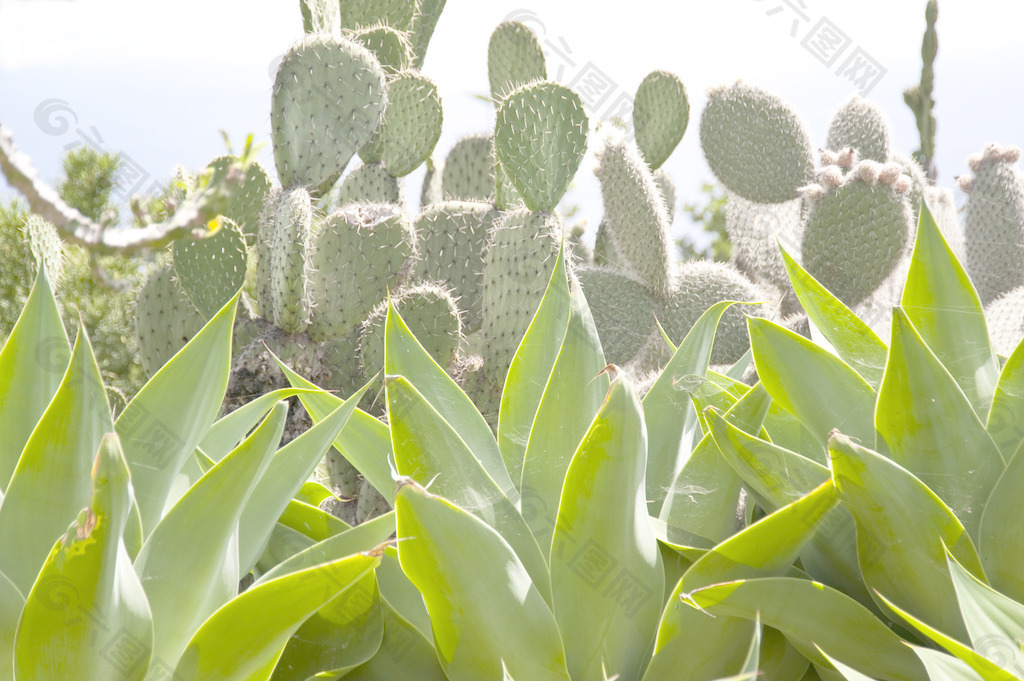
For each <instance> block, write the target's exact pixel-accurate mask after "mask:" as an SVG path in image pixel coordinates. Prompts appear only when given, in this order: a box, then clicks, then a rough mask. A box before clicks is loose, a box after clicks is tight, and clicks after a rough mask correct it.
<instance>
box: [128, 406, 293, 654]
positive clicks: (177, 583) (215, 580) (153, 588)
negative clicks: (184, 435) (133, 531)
mask: <svg viewBox="0 0 1024 681" xmlns="http://www.w3.org/2000/svg"><path fill="white" fill-rule="evenodd" d="M287 411H288V409H287V405H285V404H284V403H279V404H278V405H277V406H276V407H274V409H273V410H272V411H271V412H270V415H269V416H267V418H266V419H265V420H264V421H263V423H262V424H260V426H259V428H257V429H256V430H255V431H254V432H253V434H252V435H251V436H249V437H248V438H246V440H245V441H244V442H242V444H240V445H239V446H238V447H236V448H235V449H234V451H232V452H231V453H230V454H228V455H227V456H226V457H224V458H223V459H221V461H219V462H218V463H217V464H216V465H215V466H214V467H213V468H211V469H210V470H209V471H208V472H207V473H206V474H204V475H203V477H202V478H200V479H199V481H198V482H197V483H196V484H195V485H193V486H192V489H190V490H189V491H188V492H187V493H186V494H185V496H183V497H182V498H181V499H180V500H179V501H178V503H177V504H175V505H174V507H173V508H171V509H170V511H169V512H168V513H167V515H166V516H164V518H163V519H162V520H161V521H160V522H159V523H158V524H157V526H156V527H155V528H153V532H152V533H151V534H150V535H149V537H148V538H147V539H146V543H145V544H143V545H142V551H140V552H139V555H138V557H137V558H136V559H135V571H136V572H137V573H138V575H139V578H140V579H141V580H142V586H143V588H144V589H145V590H146V598H147V599H148V600H149V604H150V607H151V608H152V611H153V631H154V636H155V648H154V655H155V657H156V658H157V659H160V660H163V662H164V663H165V664H172V662H173V661H174V660H177V659H178V656H179V655H180V654H181V651H182V650H184V648H185V645H186V644H187V643H188V641H189V638H190V637H191V635H192V634H193V633H194V632H195V631H196V629H198V628H199V625H200V624H202V622H203V621H204V620H205V619H206V618H207V617H209V616H210V615H212V614H213V613H214V612H215V611H216V610H217V609H218V608H220V607H221V606H222V605H224V604H225V603H227V602H228V601H229V600H231V598H232V597H233V596H234V595H235V594H236V593H237V592H238V574H239V569H238V520H239V517H240V516H241V514H242V510H243V509H244V507H245V503H246V501H247V500H248V498H249V496H250V495H251V494H252V490H253V488H254V487H255V486H256V483H257V482H258V480H259V478H260V476H261V475H262V474H263V472H264V471H265V470H266V467H267V465H268V464H269V461H270V457H271V456H272V455H273V453H274V451H275V450H276V449H277V445H278V443H279V442H280V441H281V434H282V433H283V432H284V421H285V415H286V414H287Z"/></svg>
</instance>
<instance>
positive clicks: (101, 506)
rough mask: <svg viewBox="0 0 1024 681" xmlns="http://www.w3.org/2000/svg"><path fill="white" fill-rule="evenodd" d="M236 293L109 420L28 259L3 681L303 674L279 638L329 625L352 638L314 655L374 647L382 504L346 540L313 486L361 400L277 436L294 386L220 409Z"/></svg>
mask: <svg viewBox="0 0 1024 681" xmlns="http://www.w3.org/2000/svg"><path fill="white" fill-rule="evenodd" d="M236 303H237V297H236V298H235V299H233V300H232V301H231V302H230V303H229V304H227V305H226V306H224V308H223V309H221V310H220V311H219V312H218V313H217V314H216V315H215V316H214V317H213V319H212V320H211V321H210V322H209V323H208V324H207V325H206V326H205V327H204V328H203V329H202V330H201V331H200V332H199V333H198V334H197V335H196V337H195V338H194V339H193V340H192V341H191V342H190V343H189V344H188V345H187V346H185V348H184V349H183V350H182V351H181V352H179V353H178V354H177V355H176V356H175V357H174V358H173V359H171V361H170V362H168V364H167V365H166V366H164V367H163V368H162V369H161V370H160V371H159V372H157V374H156V375H155V376H153V378H152V379H151V380H150V381H149V382H148V383H147V384H146V385H145V386H144V387H143V389H142V390H141V391H140V392H139V394H138V395H137V396H136V397H135V398H134V399H133V400H132V401H131V402H130V403H129V404H128V405H127V407H126V408H125V409H124V411H123V412H121V414H120V415H119V417H118V418H117V420H116V421H114V420H112V418H111V411H110V408H109V406H108V404H107V401H106V394H105V392H104V387H103V383H102V381H101V378H100V374H99V370H98V368H97V365H96V361H95V359H94V357H93V354H92V349H91V346H90V343H89V339H88V337H87V335H86V334H85V333H84V331H80V332H79V334H78V337H77V339H76V341H75V343H74V345H73V346H71V344H70V343H69V342H68V339H67V336H66V334H65V331H64V327H63V324H62V322H61V317H60V314H59V311H58V308H57V304H56V301H55V300H54V298H53V294H52V291H51V288H50V285H49V283H48V280H47V277H46V268H45V267H41V268H40V273H39V275H38V277H37V280H36V283H35V286H34V287H33V289H32V292H31V294H30V296H29V299H28V301H27V303H26V306H25V308H24V310H23V312H22V314H21V316H20V317H19V319H18V322H17V324H16V326H15V328H14V330H13V331H12V333H11V335H10V337H9V338H8V340H7V342H6V344H5V345H4V347H3V350H2V352H0V423H2V424H3V425H2V428H3V431H4V437H3V439H2V444H0V481H2V487H3V494H2V496H0V537H2V539H0V541H2V542H3V546H4V551H3V552H2V556H0V604H2V607H0V678H14V679H22V680H26V679H67V678H78V679H118V680H120V679H166V678H175V679H178V678H181V679H210V678H218V679H249V678H259V677H260V674H264V676H263V678H268V676H267V675H269V673H270V672H271V671H272V670H273V669H274V667H275V664H277V663H278V662H279V661H281V660H284V661H285V664H286V666H285V667H283V669H284V670H285V671H281V672H280V673H276V676H275V678H306V675H305V674H304V673H303V672H302V665H301V664H296V663H294V662H293V658H297V659H299V660H302V659H305V658H306V657H308V655H309V651H310V649H311V647H313V646H315V643H313V642H312V641H313V640H314V639H312V638H311V637H310V636H308V635H307V636H302V637H300V638H295V637H293V634H294V633H295V632H296V631H297V630H298V629H299V628H300V626H303V627H306V628H307V629H310V628H311V629H313V630H314V631H315V630H316V627H317V625H318V623H322V622H324V621H326V622H330V623H331V624H332V627H333V628H332V631H333V633H334V635H335V636H339V635H343V634H344V632H345V631H348V632H349V634H350V636H349V641H350V645H348V646H347V647H346V648H345V649H344V650H343V651H342V652H337V651H335V652H334V654H333V655H329V656H327V657H326V658H325V657H324V656H321V658H319V659H318V661H319V662H323V663H324V664H326V665H327V667H329V668H332V669H334V668H345V667H353V666H356V665H358V664H360V663H362V662H364V661H365V660H366V659H368V658H369V657H370V656H372V655H373V653H374V652H375V651H376V646H377V645H378V644H379V642H380V636H381V629H382V626H383V625H382V617H383V616H382V610H381V608H382V605H381V599H380V596H379V592H378V590H377V588H376V581H375V577H374V568H375V567H376V566H377V565H378V564H379V563H380V561H381V551H380V550H379V549H378V550H377V551H376V552H373V551H372V549H374V547H378V546H380V545H381V544H382V542H385V540H387V538H388V537H389V535H391V534H392V533H393V532H394V516H393V514H392V515H388V516H384V517H382V518H379V519H378V520H377V521H376V522H374V523H368V524H366V525H364V526H362V527H360V528H359V530H358V531H357V532H356V534H351V532H352V531H350V530H349V529H348V528H347V526H345V525H344V524H343V523H341V521H339V520H337V519H335V518H333V517H331V516H330V515H328V514H326V513H324V512H323V511H320V510H319V509H318V508H317V507H316V504H317V503H318V502H319V501H320V500H322V499H323V498H324V496H330V495H329V493H326V491H325V490H324V489H323V488H322V487H321V486H319V485H317V484H315V482H310V477H311V475H312V473H313V471H314V468H315V467H316V465H317V464H318V462H319V461H320V460H321V458H322V457H323V456H324V453H325V451H326V450H327V449H328V447H330V446H331V444H332V442H334V441H335V439H336V438H339V433H340V432H341V431H342V429H343V428H344V426H345V424H346V422H347V421H348V420H349V418H350V417H351V416H352V414H353V411H354V409H355V405H356V403H357V401H358V398H359V397H360V396H361V394H358V393H357V394H356V395H354V396H353V399H350V400H348V401H346V402H345V403H344V404H342V405H340V406H339V408H337V409H335V410H333V411H332V412H331V413H330V414H329V415H327V416H326V418H325V419H324V420H322V421H321V422H320V423H319V424H318V425H316V426H315V427H313V428H311V429H309V430H308V431H306V432H305V433H303V434H302V435H301V436H300V437H298V438H297V439H295V440H293V441H292V442H291V443H289V444H288V445H286V446H284V447H281V448H280V449H279V448H278V445H279V443H280V440H281V434H282V430H283V428H284V421H285V417H286V414H287V410H288V408H287V404H286V403H285V402H282V401H281V400H282V399H283V398H285V397H288V396H289V395H292V394H294V393H295V392H296V391H295V390H283V391H278V392H276V393H269V394H267V395H264V396H262V397H260V398H258V399H256V400H254V401H252V402H250V403H249V404H248V405H246V406H245V407H243V408H242V409H239V410H237V411H235V412H232V413H231V414H229V415H227V416H225V417H223V418H221V419H219V420H218V418H217V416H218V413H219V411H220V408H221V402H222V399H223V395H224V390H225V388H226V385H227V381H228V372H229V368H230V361H231V330H232V325H233V321H234V313H235V305H236ZM250 431H251V432H250ZM342 439H343V438H342ZM341 537H344V539H341V541H340V543H339V538H341ZM320 540H326V541H320ZM240 580H242V584H243V586H244V587H247V588H244V590H241V593H240V588H239V582H240ZM254 580H255V583H253V581H254ZM311 622H312V623H311ZM375 636H376V638H374V637H375ZM332 650H333V649H332ZM293 667H294V668H295V671H294V673H289V671H288V670H290V669H291V668H293Z"/></svg>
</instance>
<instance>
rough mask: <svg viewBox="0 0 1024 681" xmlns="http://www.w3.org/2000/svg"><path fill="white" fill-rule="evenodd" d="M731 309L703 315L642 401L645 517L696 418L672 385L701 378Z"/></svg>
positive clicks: (673, 474)
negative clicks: (721, 323)
mask: <svg viewBox="0 0 1024 681" xmlns="http://www.w3.org/2000/svg"><path fill="white" fill-rule="evenodd" d="M730 305H732V303H730V302H721V303H717V304H715V305H713V306H712V307H710V308H709V309H708V310H706V311H705V312H704V314H702V315H701V316H700V318H699V319H698V320H697V322H696V323H695V324H694V325H693V327H692V328H691V329H690V331H689V332H688V333H687V334H686V338H684V339H683V342H682V343H680V344H679V347H678V348H676V350H675V352H674V353H673V354H672V359H671V360H669V362H668V364H667V365H665V368H664V369H663V370H662V372H661V374H660V375H659V376H658V378H657V380H656V381H655V382H654V385H652V386H651V389H650V390H649V391H647V394H646V395H645V396H644V399H643V405H644V418H645V419H646V421H647V439H648V447H649V450H648V457H647V503H648V508H647V512H648V513H649V514H650V515H652V516H655V517H657V516H658V515H659V514H660V513H661V507H662V504H663V503H664V500H665V496H666V494H667V486H668V485H669V484H670V483H671V482H672V481H674V480H675V479H676V478H677V477H678V475H679V471H680V470H682V467H683V464H684V463H685V462H686V458H687V457H688V456H689V455H690V443H689V442H684V436H685V434H686V433H687V432H688V431H690V430H692V429H693V428H694V426H695V424H696V412H695V411H694V408H693V404H692V402H691V400H690V397H689V396H688V395H687V394H686V393H685V392H683V391H681V390H679V388H678V386H677V384H676V382H677V381H678V379H680V378H682V377H683V376H688V375H697V376H704V375H705V374H706V373H707V369H708V363H709V362H710V361H711V348H712V346H713V345H714V343H715V331H716V330H717V329H718V322H719V321H720V320H721V319H722V315H723V314H725V311H726V310H727V309H728V308H729V306H730Z"/></svg>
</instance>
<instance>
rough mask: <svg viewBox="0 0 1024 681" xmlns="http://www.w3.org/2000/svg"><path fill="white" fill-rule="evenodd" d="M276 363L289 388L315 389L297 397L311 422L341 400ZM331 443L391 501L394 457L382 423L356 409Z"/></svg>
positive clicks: (333, 408)
mask: <svg viewBox="0 0 1024 681" xmlns="http://www.w3.org/2000/svg"><path fill="white" fill-rule="evenodd" d="M278 366H280V367H281V371H283V372H284V375H285V378H287V379H288V383H290V384H291V386H292V387H293V388H310V389H314V390H317V391H319V392H315V393H299V401H300V402H302V406H303V407H305V408H306V412H307V413H308V414H309V417H310V419H312V420H313V423H319V422H320V421H322V420H323V419H325V418H327V416H328V415H329V414H330V413H331V412H333V411H334V410H335V409H337V408H338V407H340V406H341V405H342V404H344V402H345V401H344V400H342V399H341V398H340V397H337V396H335V395H332V394H330V393H329V392H327V391H325V390H322V389H320V388H318V387H317V386H315V385H313V384H312V383H310V382H309V381H307V380H306V379H304V378H302V377H301V376H299V375H298V374H297V373H295V372H294V371H292V370H291V369H290V368H288V367H287V366H285V365H284V363H283V362H281V361H280V360H278ZM334 447H335V449H337V450H338V451H339V452H340V453H341V455H342V456H344V457H345V459H346V460H348V462H349V463H350V464H352V465H353V466H354V467H355V469H356V470H357V471H359V472H360V474H362V476H363V477H364V478H366V479H367V480H368V481H369V483H370V484H371V485H373V488H374V489H376V490H377V491H378V492H380V493H381V494H383V495H384V498H385V499H387V500H388V502H393V501H394V499H395V483H394V480H392V477H391V464H393V463H394V459H393V456H392V453H391V433H390V432H389V431H388V427H387V426H386V425H384V424H383V423H381V422H380V421H378V420H377V419H375V418H373V417H372V416H370V415H369V414H367V413H366V412H364V411H363V410H361V409H356V410H355V412H353V414H352V416H351V418H349V421H348V424H346V426H345V427H344V428H342V429H341V433H340V434H339V435H338V437H337V439H336V440H335V441H334ZM389 462H390V463H389ZM392 505H394V504H392Z"/></svg>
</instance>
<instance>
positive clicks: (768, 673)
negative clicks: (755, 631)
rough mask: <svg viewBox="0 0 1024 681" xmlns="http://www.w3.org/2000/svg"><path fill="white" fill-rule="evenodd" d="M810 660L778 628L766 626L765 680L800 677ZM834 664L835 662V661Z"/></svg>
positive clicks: (762, 656)
mask: <svg viewBox="0 0 1024 681" xmlns="http://www.w3.org/2000/svg"><path fill="white" fill-rule="evenodd" d="M809 664H810V662H809V661H808V660H807V658H806V657H804V656H803V655H801V654H800V651H799V650H797V649H796V648H795V647H793V644H792V643H790V642H789V641H788V640H786V637H785V636H784V635H783V633H782V632H781V631H779V630H778V629H773V628H771V627H764V635H763V640H762V641H761V673H762V675H763V676H762V678H763V679H764V680H765V681H789V680H790V679H799V678H800V677H802V676H803V675H804V673H805V672H806V671H807V666H808V665H809ZM833 664H834V662H833Z"/></svg>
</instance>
